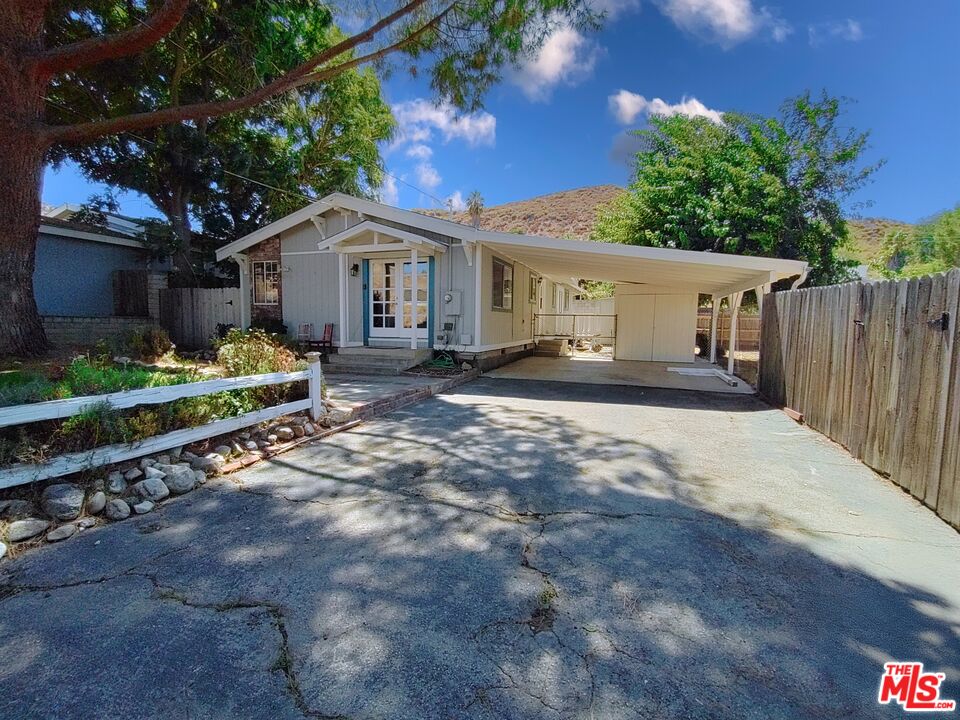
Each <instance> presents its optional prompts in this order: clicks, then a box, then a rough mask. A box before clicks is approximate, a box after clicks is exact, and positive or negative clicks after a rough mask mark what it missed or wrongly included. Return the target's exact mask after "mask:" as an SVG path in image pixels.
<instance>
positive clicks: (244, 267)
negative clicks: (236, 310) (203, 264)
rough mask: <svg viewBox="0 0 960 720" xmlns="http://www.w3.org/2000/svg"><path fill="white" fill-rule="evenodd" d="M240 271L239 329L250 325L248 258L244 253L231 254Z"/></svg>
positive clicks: (244, 328)
mask: <svg viewBox="0 0 960 720" xmlns="http://www.w3.org/2000/svg"><path fill="white" fill-rule="evenodd" d="M230 259H231V260H233V261H234V262H235V263H236V264H237V269H238V270H239V272H240V329H241V330H246V329H247V328H249V327H250V258H248V257H247V256H246V255H241V254H239V253H238V254H236V255H231V256H230Z"/></svg>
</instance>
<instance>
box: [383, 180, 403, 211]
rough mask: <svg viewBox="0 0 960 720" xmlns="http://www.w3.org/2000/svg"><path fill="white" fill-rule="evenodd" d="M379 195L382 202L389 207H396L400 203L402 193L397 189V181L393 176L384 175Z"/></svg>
mask: <svg viewBox="0 0 960 720" xmlns="http://www.w3.org/2000/svg"><path fill="white" fill-rule="evenodd" d="M379 195H380V202H382V203H386V204H387V205H396V204H397V203H398V202H400V191H399V189H398V188H397V180H396V178H394V177H393V175H384V177H383V185H382V186H381V187H380V192H379Z"/></svg>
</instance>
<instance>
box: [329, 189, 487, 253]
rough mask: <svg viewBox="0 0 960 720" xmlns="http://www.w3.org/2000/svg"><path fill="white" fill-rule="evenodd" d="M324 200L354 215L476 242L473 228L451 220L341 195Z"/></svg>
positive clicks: (334, 194) (335, 194) (333, 195)
mask: <svg viewBox="0 0 960 720" xmlns="http://www.w3.org/2000/svg"><path fill="white" fill-rule="evenodd" d="M324 200H325V201H328V202H330V203H331V204H332V205H336V206H337V207H342V208H347V209H348V210H353V211H354V212H356V213H362V214H364V215H372V216H374V217H380V218H383V219H385V220H390V221H391V222H395V223H400V224H402V225H410V226H411V227H417V228H421V229H423V230H430V231H431V232H435V233H439V234H440V235H449V236H450V237H454V238H458V239H460V240H463V241H465V242H476V240H477V234H478V231H477V230H476V229H475V228H473V227H472V226H470V225H464V224H462V223H458V222H454V221H452V220H444V219H442V218H435V217H431V216H430V215H423V214H421V213H417V212H413V211H412V210H401V209H400V208H396V207H393V206H392V205H384V204H383V203H378V202H374V201H373V200H365V199H364V198H357V197H353V196H352V195H345V194H343V193H333V194H331V195H328V196H327V197H326V198H324Z"/></svg>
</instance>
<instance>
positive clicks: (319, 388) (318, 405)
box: [306, 352, 323, 422]
mask: <svg viewBox="0 0 960 720" xmlns="http://www.w3.org/2000/svg"><path fill="white" fill-rule="evenodd" d="M306 358H307V362H308V363H309V365H310V378H309V379H308V380H307V388H308V390H309V395H310V417H312V418H313V420H314V422H316V421H317V420H319V419H320V418H321V417H323V367H321V365H320V353H318V352H308V353H307V355H306Z"/></svg>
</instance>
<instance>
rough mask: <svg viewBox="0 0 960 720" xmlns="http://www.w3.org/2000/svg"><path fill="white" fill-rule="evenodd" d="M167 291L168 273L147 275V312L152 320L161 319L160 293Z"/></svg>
mask: <svg viewBox="0 0 960 720" xmlns="http://www.w3.org/2000/svg"><path fill="white" fill-rule="evenodd" d="M166 289H167V273H148V274H147V312H148V313H149V315H150V318H151V319H152V320H159V319H160V291H161V290H166Z"/></svg>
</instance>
